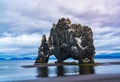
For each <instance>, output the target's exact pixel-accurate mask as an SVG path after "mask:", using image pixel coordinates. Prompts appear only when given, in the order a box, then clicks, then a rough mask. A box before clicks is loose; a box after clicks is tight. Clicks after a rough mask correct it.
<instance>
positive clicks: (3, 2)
mask: <svg viewBox="0 0 120 82" xmlns="http://www.w3.org/2000/svg"><path fill="white" fill-rule="evenodd" d="M119 4H120V0H89V1H88V0H0V57H27V56H28V57H35V56H37V51H38V47H39V45H40V41H41V35H42V34H46V35H47V36H48V35H49V31H50V29H51V27H52V24H53V23H56V22H57V20H58V19H59V18H62V17H68V18H70V19H71V21H72V23H80V24H82V25H88V26H90V27H91V28H92V30H93V34H94V44H95V47H96V55H104V54H108V55H109V54H119V53H120V5H119Z"/></svg>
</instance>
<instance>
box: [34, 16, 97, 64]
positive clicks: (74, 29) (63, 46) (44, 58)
mask: <svg viewBox="0 0 120 82" xmlns="http://www.w3.org/2000/svg"><path fill="white" fill-rule="evenodd" d="M53 54H54V55H55V57H56V58H57V62H63V60H65V59H67V58H69V57H71V58H73V59H75V60H78V61H79V63H94V54H95V47H94V45H93V33H92V30H91V28H89V27H88V26H82V25H80V24H71V21H70V20H69V19H68V18H67V19H65V18H61V19H59V20H58V23H57V24H53V27H52V28H51V31H50V36H49V38H48V41H46V36H45V35H43V37H42V42H41V46H40V48H39V51H38V58H37V60H36V62H35V63H47V62H48V58H49V56H50V55H53Z"/></svg>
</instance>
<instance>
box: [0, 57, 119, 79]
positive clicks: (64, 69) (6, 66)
mask: <svg viewBox="0 0 120 82" xmlns="http://www.w3.org/2000/svg"><path fill="white" fill-rule="evenodd" d="M34 61H35V60H0V81H15V80H27V79H35V78H45V77H58V76H70V75H83V74H111V73H120V69H119V68H120V65H106V66H102V65H101V66H94V67H80V66H75V65H74V66H49V67H41V68H40V67H39V68H37V67H34V68H23V67H21V66H23V65H32V64H34ZM69 61H71V60H69ZM95 61H96V62H120V59H96V60H95ZM50 62H54V61H53V60H51V61H50Z"/></svg>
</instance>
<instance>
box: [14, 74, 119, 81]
mask: <svg viewBox="0 0 120 82" xmlns="http://www.w3.org/2000/svg"><path fill="white" fill-rule="evenodd" d="M12 82H120V73H119V74H89V75H80V76H66V77H54V78H38V79H31V80H19V81H12Z"/></svg>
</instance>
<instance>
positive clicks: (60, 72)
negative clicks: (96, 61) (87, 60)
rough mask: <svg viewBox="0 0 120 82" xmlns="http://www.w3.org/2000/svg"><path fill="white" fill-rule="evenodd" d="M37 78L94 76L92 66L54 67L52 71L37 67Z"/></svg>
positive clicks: (47, 68)
mask: <svg viewBox="0 0 120 82" xmlns="http://www.w3.org/2000/svg"><path fill="white" fill-rule="evenodd" d="M37 72H38V75H37V77H51V75H54V76H52V77H59V76H66V75H68V76H69V75H81V74H94V73H95V70H94V67H93V66H82V67H80V66H71V67H68V66H65V67H64V66H56V67H53V68H52V70H51V69H50V68H49V67H39V68H37Z"/></svg>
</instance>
